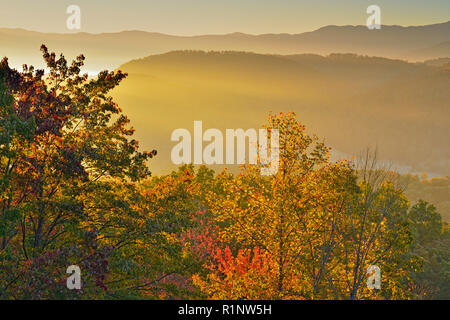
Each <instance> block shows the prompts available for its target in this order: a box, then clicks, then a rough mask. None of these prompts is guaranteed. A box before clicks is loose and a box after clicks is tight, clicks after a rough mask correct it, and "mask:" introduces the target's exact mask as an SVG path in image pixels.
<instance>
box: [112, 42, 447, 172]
mask: <svg viewBox="0 0 450 320" xmlns="http://www.w3.org/2000/svg"><path fill="white" fill-rule="evenodd" d="M438 65H439V64H438ZM120 69H122V70H123V71H125V72H128V73H129V77H128V79H126V80H125V81H124V82H123V83H122V85H121V86H120V87H118V89H117V90H116V91H115V93H114V94H115V96H116V97H117V100H118V102H119V104H120V105H121V107H122V108H123V109H124V111H125V112H126V113H127V114H128V115H129V116H130V118H131V119H132V124H133V126H134V127H135V128H136V129H137V136H138V137H139V139H140V140H141V143H142V144H143V146H144V147H145V148H153V147H156V148H157V149H158V152H159V153H158V157H157V158H156V159H155V160H154V161H152V169H153V170H154V172H156V173H159V172H167V171H168V170H170V169H172V168H173V166H172V165H171V164H172V162H171V158H170V152H171V149H172V148H173V147H174V146H175V145H176V143H175V142H171V141H170V136H171V133H172V131H173V130H175V129H177V128H186V129H188V130H189V131H191V133H192V134H193V122H194V120H202V121H203V128H204V130H206V129H208V128H219V129H222V130H224V129H225V128H230V129H235V128H243V129H248V128H258V127H259V126H260V125H261V124H263V123H265V120H266V117H267V115H268V113H269V112H270V111H273V112H280V111H295V112H296V113H297V117H298V118H299V119H300V120H301V121H302V122H304V123H305V124H306V125H307V128H308V129H309V131H310V132H314V133H317V134H318V135H319V136H320V137H323V138H324V139H325V140H326V142H327V144H329V145H331V146H332V147H333V148H334V149H335V150H337V151H338V154H343V155H345V156H351V155H356V154H357V153H358V152H359V151H360V150H361V149H364V148H366V147H377V148H378V150H379V155H380V158H381V159H382V160H385V161H388V162H390V163H392V164H393V168H394V169H397V170H399V171H400V172H426V173H427V174H428V175H429V176H448V175H449V172H450V148H449V144H448V141H449V139H450V131H449V129H448V128H449V126H450V117H449V115H450V108H449V101H450V90H449V89H450V71H449V69H448V68H447V67H446V64H444V65H443V66H429V65H426V64H412V63H407V62H404V61H399V60H389V59H385V58H370V57H362V56H356V55H348V54H346V55H341V54H333V55H330V56H326V57H323V56H319V55H290V56H280V55H260V54H253V53H242V52H222V53H218V52H209V53H205V52H193V51H178V52H170V53H167V54H162V55H154V56H149V57H147V58H144V59H140V60H134V61H131V62H129V63H126V64H124V65H122V66H121V67H120ZM205 144H206V143H204V145H205ZM228 167H229V166H228Z"/></svg>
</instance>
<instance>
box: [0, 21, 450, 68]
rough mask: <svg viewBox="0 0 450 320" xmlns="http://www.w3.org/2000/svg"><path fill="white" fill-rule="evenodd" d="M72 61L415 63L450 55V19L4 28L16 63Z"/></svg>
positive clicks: (0, 41) (2, 44)
mask: <svg viewBox="0 0 450 320" xmlns="http://www.w3.org/2000/svg"><path fill="white" fill-rule="evenodd" d="M42 43H45V44H46V45H47V46H48V47H49V48H50V49H51V50H53V51H56V52H62V53H64V54H65V55H66V56H67V57H71V58H72V57H74V56H75V55H77V54H79V53H83V54H85V55H86V57H87V68H88V69H90V70H101V69H105V68H108V69H111V68H116V67H118V66H119V65H120V64H122V63H125V62H126V61H129V60H131V59H135V58H139V57H144V56H148V55H150V54H158V53H165V52H168V51H173V50H186V49H192V50H215V51H222V50H234V51H250V52H256V53H266V54H267V53H270V54H301V53H315V54H330V53H357V54H363V55H369V56H382V57H388V58H394V59H406V60H410V61H418V60H428V59H436V58H447V57H450V21H449V22H445V23H439V24H432V25H426V26H411V27H402V26H382V28H381V30H369V29H367V27H366V26H326V27H323V28H320V29H318V30H315V31H312V32H306V33H301V34H262V35H249V34H243V33H232V34H225V35H199V36H173V35H166V34H161V33H151V32H144V31H123V32H119V33H101V34H89V33H68V34H57V33H39V32H34V31H27V30H23V29H4V28H3V29H0V55H1V56H8V57H10V62H11V64H12V65H17V66H20V65H22V64H23V63H25V62H26V63H29V64H34V65H36V66H40V65H41V60H40V59H39V52H38V50H39V47H40V45H41V44H42Z"/></svg>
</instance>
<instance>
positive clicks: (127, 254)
mask: <svg viewBox="0 0 450 320" xmlns="http://www.w3.org/2000/svg"><path fill="white" fill-rule="evenodd" d="M41 49H42V52H43V57H44V59H45V61H46V64H47V67H48V69H49V73H48V76H46V75H45V74H44V71H42V70H34V68H33V67H28V66H26V65H25V66H24V70H23V72H18V71H16V70H13V69H11V68H9V66H8V62H7V60H6V59H4V60H3V61H2V62H1V65H0V98H1V99H0V103H1V104H0V107H1V109H0V123H1V129H0V157H1V159H0V165H1V167H0V175H1V181H0V210H1V211H0V214H1V216H0V221H1V228H0V244H1V247H0V258H1V259H0V270H1V272H0V296H1V297H2V298H70V297H71V298H75V297H80V298H88V297H95V298H102V297H110V298H111V297H123V296H130V295H131V296H136V295H140V291H139V290H137V288H136V284H135V283H133V285H130V280H129V279H130V277H131V278H132V279H133V280H134V281H140V280H142V279H143V275H142V273H140V274H139V273H137V272H138V271H139V270H145V271H146V274H145V277H146V280H147V281H154V282H155V283H157V282H158V281H157V280H158V278H157V277H158V276H159V275H160V274H161V272H162V269H164V268H167V265H168V263H167V261H174V260H176V259H175V258H174V256H176V255H178V254H181V248H179V249H177V247H178V246H177V245H174V246H173V247H171V246H170V245H169V244H170V243H171V242H170V239H171V238H173V235H172V234H171V233H170V232H171V229H170V228H169V229H168V227H167V225H166V224H162V223H161V222H162V221H166V220H167V219H170V218H171V217H167V216H164V213H154V214H149V211H148V210H149V209H148V208H146V207H145V206H142V207H140V202H141V201H143V199H144V197H143V195H142V190H141V189H139V186H138V185H137V184H136V182H137V181H139V180H141V179H143V178H145V177H148V176H149V175H150V171H149V169H148V167H147V160H149V159H150V158H152V157H153V156H154V155H155V154H156V151H152V152H140V151H139V149H138V142H137V141H136V140H133V139H131V138H130V137H131V136H132V134H133V129H132V128H128V124H129V120H128V119H127V118H126V116H125V115H123V114H122V112H121V110H120V108H119V107H118V105H117V104H116V103H115V102H114V101H113V99H112V98H111V97H110V96H109V95H108V93H109V92H110V90H112V89H113V88H114V87H115V86H117V85H118V84H119V83H120V82H121V81H122V80H123V79H124V78H125V77H126V75H125V74H123V73H122V72H120V71H117V72H108V71H103V72H101V73H100V74H99V75H98V76H97V77H96V78H94V79H88V76H87V75H81V74H80V68H81V67H82V65H83V61H84V57H83V56H79V57H78V58H77V59H76V60H75V61H74V62H72V64H70V65H69V64H68V63H67V61H66V59H65V58H64V56H62V55H61V56H60V57H59V58H56V55H55V54H54V53H50V52H49V51H48V50H47V48H46V47H45V46H42V48H41ZM138 243H158V245H155V246H153V247H152V246H150V245H149V247H147V248H143V246H142V245H136V244H138ZM165 244H166V245H165ZM155 250H156V251H155ZM162 252H164V254H162ZM155 253H158V254H157V255H155ZM153 255H154V257H157V258H153V259H152V263H153V265H152V266H151V267H154V266H155V265H158V267H156V268H154V269H152V272H149V268H150V267H148V268H146V269H142V268H141V269H139V266H140V264H141V263H142V262H144V261H147V262H148V257H149V256H153ZM177 257H179V256H177ZM164 261H165V262H164ZM72 264H76V265H79V266H80V268H81V270H82V281H83V286H82V290H81V291H78V292H70V291H69V290H67V288H66V287H65V279H66V277H67V275H66V273H65V271H66V268H67V267H68V266H69V265H72ZM152 277H155V278H154V279H151V278H152Z"/></svg>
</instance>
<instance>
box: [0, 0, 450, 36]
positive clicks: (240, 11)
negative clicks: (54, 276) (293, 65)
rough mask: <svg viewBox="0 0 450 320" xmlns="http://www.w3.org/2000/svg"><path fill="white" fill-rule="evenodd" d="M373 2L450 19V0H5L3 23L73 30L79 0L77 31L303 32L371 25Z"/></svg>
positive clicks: (392, 10)
mask: <svg viewBox="0 0 450 320" xmlns="http://www.w3.org/2000/svg"><path fill="white" fill-rule="evenodd" d="M372 4H376V5H378V6H379V7H380V8H381V19H382V24H385V25H404V26H407V25H425V24H433V23H441V22H446V21H449V20H450V0H370V1H366V0H310V1H304V0H178V1H174V0H126V1H124V0H0V28H23V29H27V30H33V31H41V32H58V33H66V32H73V31H71V30H69V29H67V27H66V20H67V18H68V17H69V15H68V14H67V13H66V9H67V7H68V6H69V5H78V6H79V7H80V9H81V28H80V30H76V31H77V32H89V33H103V32H118V31H123V30H143V31H151V32H161V33H166V34H174V35H198V34H224V33H232V32H244V33H250V34H262V33H301V32H306V31H313V30H315V29H318V28H320V27H323V26H326V25H365V23H366V19H367V17H368V14H367V13H366V8H367V7H368V6H369V5H372Z"/></svg>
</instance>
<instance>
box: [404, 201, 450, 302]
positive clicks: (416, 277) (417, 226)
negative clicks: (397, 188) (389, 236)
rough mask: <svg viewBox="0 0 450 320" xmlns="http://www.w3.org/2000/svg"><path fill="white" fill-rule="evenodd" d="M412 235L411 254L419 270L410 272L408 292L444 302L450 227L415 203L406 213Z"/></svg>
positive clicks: (448, 292)
mask: <svg viewBox="0 0 450 320" xmlns="http://www.w3.org/2000/svg"><path fill="white" fill-rule="evenodd" d="M408 218H409V223H410V225H411V229H412V233H413V243H412V246H411V253H412V254H413V255H414V256H416V257H417V258H418V259H420V261H421V263H422V268H421V269H419V270H413V276H412V280H411V283H410V286H411V290H412V292H413V294H414V295H415V297H416V298H418V299H448V297H449V296H450V264H449V262H448V257H449V255H450V252H449V248H450V228H449V226H448V224H447V223H445V222H443V221H442V218H441V215H440V214H439V213H438V212H437V211H436V208H435V207H434V206H433V205H431V204H429V203H427V202H425V201H422V200H419V201H418V202H417V203H416V204H415V205H414V206H412V207H411V209H410V210H409V212H408Z"/></svg>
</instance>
